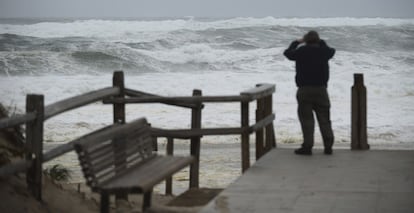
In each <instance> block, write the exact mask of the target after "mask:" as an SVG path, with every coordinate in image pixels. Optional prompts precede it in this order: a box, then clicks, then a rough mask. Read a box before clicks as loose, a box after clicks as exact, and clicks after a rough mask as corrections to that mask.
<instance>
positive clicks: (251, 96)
mask: <svg viewBox="0 0 414 213" xmlns="http://www.w3.org/2000/svg"><path fill="white" fill-rule="evenodd" d="M275 91H276V87H275V85H273V84H258V85H257V86H256V87H255V88H253V89H249V90H246V91H244V92H241V93H240V95H242V96H245V97H247V100H248V101H253V100H257V99H260V98H264V97H266V96H269V95H272V94H273V93H274V92H275Z"/></svg>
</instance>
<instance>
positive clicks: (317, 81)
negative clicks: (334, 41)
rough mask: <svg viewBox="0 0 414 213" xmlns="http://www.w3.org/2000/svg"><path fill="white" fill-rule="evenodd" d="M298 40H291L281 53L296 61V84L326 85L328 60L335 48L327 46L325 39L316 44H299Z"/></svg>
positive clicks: (300, 85) (301, 85) (299, 85)
mask: <svg viewBox="0 0 414 213" xmlns="http://www.w3.org/2000/svg"><path fill="white" fill-rule="evenodd" d="M299 44H300V43H299V42H298V41H293V42H292V43H291V44H290V46H289V48H288V49H286V50H285V52H284V53H283V54H284V55H285V56H286V57H287V58H288V59H289V60H292V61H296V79H295V80H296V85H297V86H298V87H303V86H325V87H327V86H328V80H329V64H328V61H329V59H331V58H332V57H333V56H334V54H335V49H333V48H331V47H328V45H326V43H325V41H323V40H320V42H319V43H317V44H306V45H304V46H300V47H299V48H298V46H299Z"/></svg>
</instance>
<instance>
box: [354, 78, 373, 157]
mask: <svg viewBox="0 0 414 213" xmlns="http://www.w3.org/2000/svg"><path fill="white" fill-rule="evenodd" d="M351 90H352V97H351V99H352V103H351V108H352V115H351V125H352V126H351V149H352V150H367V149H369V144H368V141H367V90H366V87H365V86H364V76H363V74H354V85H353V86H352V88H351Z"/></svg>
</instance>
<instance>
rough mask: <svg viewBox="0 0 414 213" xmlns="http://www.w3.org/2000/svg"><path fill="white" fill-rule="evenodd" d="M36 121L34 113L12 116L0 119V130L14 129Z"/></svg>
mask: <svg viewBox="0 0 414 213" xmlns="http://www.w3.org/2000/svg"><path fill="white" fill-rule="evenodd" d="M34 119H36V114H35V113H28V114H23V115H13V117H9V118H2V119H0V129H3V128H9V127H14V126H17V125H21V124H24V123H27V122H30V121H33V120H34Z"/></svg>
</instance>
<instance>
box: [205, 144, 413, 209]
mask: <svg viewBox="0 0 414 213" xmlns="http://www.w3.org/2000/svg"><path fill="white" fill-rule="evenodd" d="M292 153H293V150H291V149H274V150H272V151H271V152H269V153H268V154H266V155H265V156H264V157H263V158H261V159H260V160H259V161H258V162H256V164H255V165H253V166H252V167H251V168H250V169H249V170H248V171H247V172H246V173H245V174H244V175H243V176H241V177H240V178H239V179H238V180H237V181H236V182H234V183H233V184H232V185H230V186H229V187H228V188H227V189H225V190H224V191H223V192H222V193H221V194H219V195H218V196H217V197H216V198H215V199H214V200H213V201H211V202H210V203H209V204H208V205H207V206H206V207H205V208H203V209H202V211H201V212H202V213H212V212H223V213H229V212H234V213H238V212H246V213H247V212H248V213H253V212H260V213H262V212H263V213H268V212H275V213H277V212H281V213H285V212H298V213H309V212H315V213H324V212H329V213H340V212H341V213H342V212H353V213H354V212H363V213H370V212H376V213H378V212H381V213H382V212H384V213H385V212H393V213H399V212H406V213H411V212H414V151H408V150H406V151H378V150H371V151H350V150H335V153H334V155H332V156H327V155H324V154H322V150H315V151H314V155H313V156H297V155H293V154H292Z"/></svg>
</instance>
